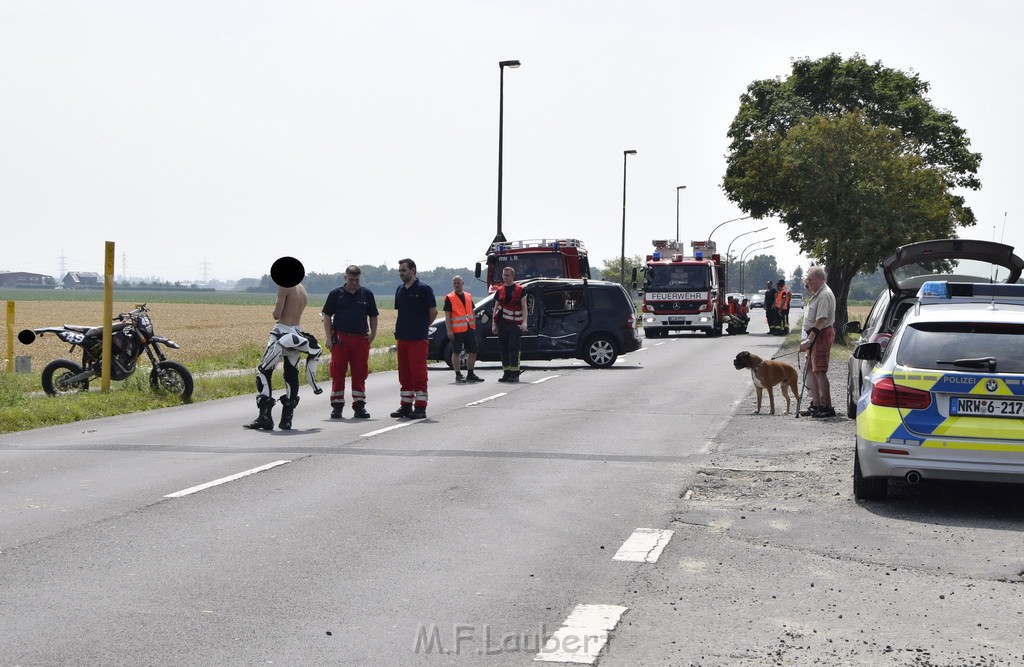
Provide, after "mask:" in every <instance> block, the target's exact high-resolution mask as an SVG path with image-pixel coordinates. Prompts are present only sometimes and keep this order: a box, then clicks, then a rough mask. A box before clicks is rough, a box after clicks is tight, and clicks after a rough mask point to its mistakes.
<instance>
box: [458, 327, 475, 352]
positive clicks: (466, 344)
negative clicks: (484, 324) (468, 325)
mask: <svg viewBox="0 0 1024 667" xmlns="http://www.w3.org/2000/svg"><path fill="white" fill-rule="evenodd" d="M452 335H453V338H452V352H453V353H455V354H460V353H461V352H462V349H463V348H465V349H466V352H469V353H471V354H476V352H477V340H476V330H475V329H470V330H468V331H460V332H458V333H455V334H452Z"/></svg>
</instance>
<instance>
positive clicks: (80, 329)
mask: <svg viewBox="0 0 1024 667" xmlns="http://www.w3.org/2000/svg"><path fill="white" fill-rule="evenodd" d="M64 328H65V329H70V330H72V331H78V332H81V333H87V332H88V331H90V330H91V329H92V327H87V326H82V325H81V324H65V325H64Z"/></svg>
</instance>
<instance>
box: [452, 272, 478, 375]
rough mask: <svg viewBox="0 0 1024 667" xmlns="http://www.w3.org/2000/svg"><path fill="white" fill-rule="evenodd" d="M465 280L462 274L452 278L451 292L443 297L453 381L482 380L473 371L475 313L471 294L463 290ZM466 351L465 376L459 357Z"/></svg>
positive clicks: (475, 344)
mask: <svg viewBox="0 0 1024 667" xmlns="http://www.w3.org/2000/svg"><path fill="white" fill-rule="evenodd" d="M464 286H465V281H464V280H463V279H462V276H455V277H454V278H452V287H454V288H455V289H453V290H452V291H451V292H449V293H448V294H446V295H445V297H444V323H445V326H446V327H447V328H448V340H450V341H451V342H452V368H454V369H455V382H457V383H458V384H465V383H466V382H483V381H484V379H483V378H482V377H480V376H479V375H477V374H476V373H474V372H473V368H474V367H475V366H476V353H477V349H478V346H477V338H476V314H475V313H474V312H473V295H472V294H470V293H469V292H466V291H464V290H463V287H464ZM463 350H465V351H466V370H467V371H468V373H466V376H465V377H463V376H462V368H461V366H462V364H461V363H460V361H459V357H460V356H462V351H463Z"/></svg>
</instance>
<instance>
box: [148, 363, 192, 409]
mask: <svg viewBox="0 0 1024 667" xmlns="http://www.w3.org/2000/svg"><path fill="white" fill-rule="evenodd" d="M193 385H194V383H193V381H192V374H191V373H189V371H188V369H187V368H185V367H184V366H182V365H181V364H179V363H178V362H176V361H161V362H160V363H158V364H157V365H156V366H154V367H153V370H152V371H150V373H149V386H150V387H152V389H153V391H156V392H161V391H166V392H168V393H171V394H176V395H177V396H179V397H180V398H181V402H182V403H188V401H189V399H191V398H192V388H193Z"/></svg>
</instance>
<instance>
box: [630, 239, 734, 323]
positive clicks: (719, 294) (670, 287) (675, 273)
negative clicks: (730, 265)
mask: <svg viewBox="0 0 1024 667" xmlns="http://www.w3.org/2000/svg"><path fill="white" fill-rule="evenodd" d="M651 243H652V244H653V245H654V252H653V253H652V254H650V255H648V256H647V261H646V263H645V265H644V268H643V274H644V283H643V306H642V317H643V325H644V335H645V336H646V337H647V338H659V337H662V336H667V335H668V332H669V331H672V330H678V331H703V332H704V333H706V334H707V335H709V336H720V335H722V318H723V316H724V315H725V308H726V306H725V273H724V271H725V268H724V265H723V264H722V258H721V256H719V255H718V254H717V253H716V252H715V244H714V242H713V241H691V242H690V248H691V254H690V255H689V256H686V255H684V253H683V248H682V247H681V244H680V243H678V242H677V241H665V240H654V241H651ZM633 287H634V289H636V275H635V274H634V278H633Z"/></svg>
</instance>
